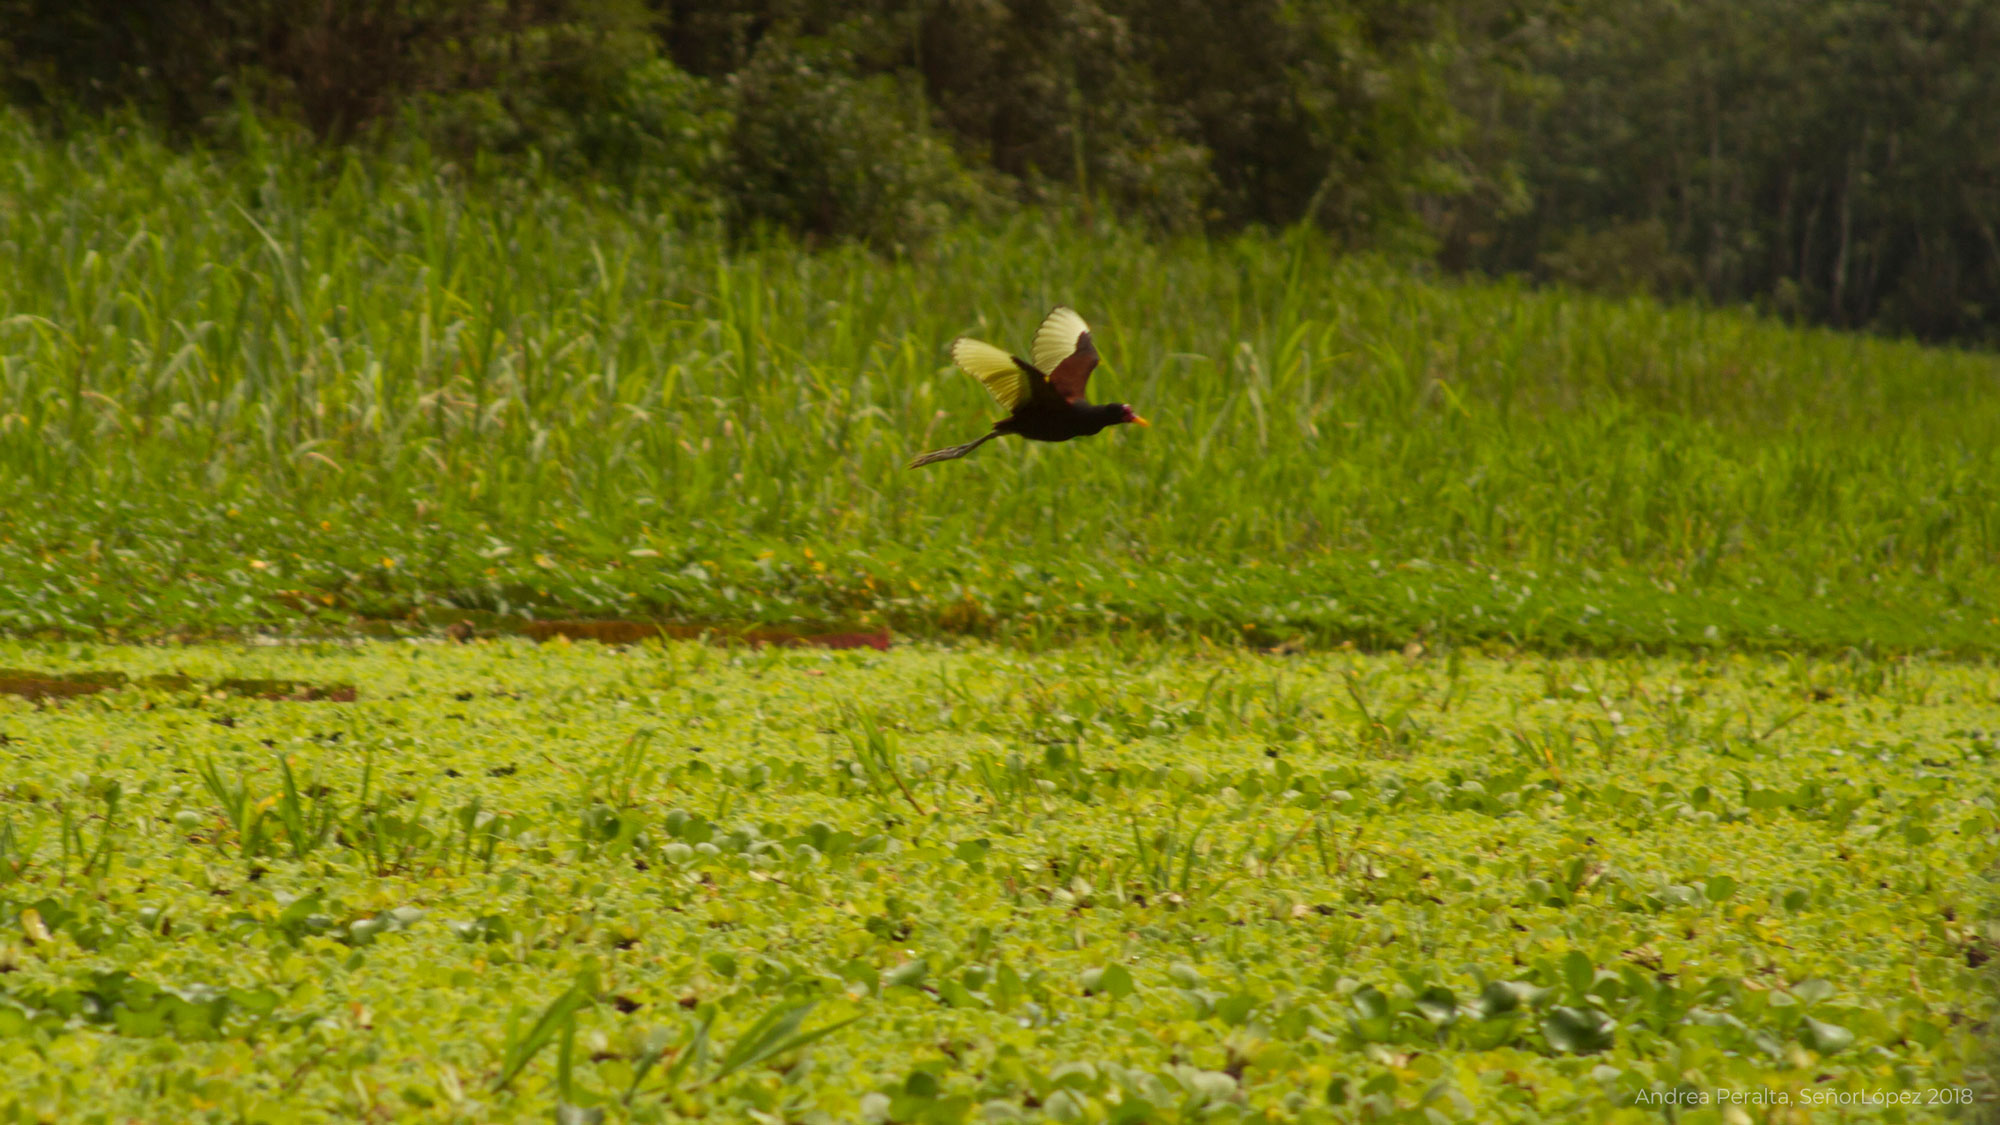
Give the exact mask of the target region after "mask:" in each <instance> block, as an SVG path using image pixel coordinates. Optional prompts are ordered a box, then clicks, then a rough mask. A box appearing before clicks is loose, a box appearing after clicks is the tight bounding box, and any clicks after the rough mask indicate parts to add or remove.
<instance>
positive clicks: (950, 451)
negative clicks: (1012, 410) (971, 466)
mask: <svg viewBox="0 0 2000 1125" xmlns="http://www.w3.org/2000/svg"><path fill="white" fill-rule="evenodd" d="M999 436H1000V433H999V431H997V430H996V431H994V432H992V433H987V434H982V435H980V436H979V437H978V438H975V439H974V440H972V441H968V442H966V443H965V444H964V445H948V446H946V447H944V448H943V449H933V450H931V451H930V452H929V453H921V454H918V455H917V456H915V457H913V458H911V459H910V468H912V469H915V468H918V467H920V466H923V465H928V464H930V463H931V462H933V461H950V460H954V459H956V458H959V457H963V456H965V455H966V454H968V453H970V452H972V451H973V450H975V449H978V448H979V447H980V446H982V445H985V444H986V443H987V442H989V441H992V440H993V439H994V438H997V437H999Z"/></svg>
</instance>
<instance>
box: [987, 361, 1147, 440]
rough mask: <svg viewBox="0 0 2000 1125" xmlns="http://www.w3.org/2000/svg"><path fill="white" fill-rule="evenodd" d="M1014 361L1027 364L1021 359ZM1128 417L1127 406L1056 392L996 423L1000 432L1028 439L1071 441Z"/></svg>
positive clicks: (1025, 404)
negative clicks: (1069, 398)
mask: <svg viewBox="0 0 2000 1125" xmlns="http://www.w3.org/2000/svg"><path fill="white" fill-rule="evenodd" d="M1014 362H1016V363H1019V364H1021V366H1023V367H1028V366H1029V364H1028V363H1027V362H1026V361H1024V360H1020V359H1016V360H1015V361H1014ZM1124 420H1125V407H1124V406H1122V405H1120V404H1117V403H1102V404H1096V405H1093V404H1091V403H1088V402H1069V401H1066V400H1064V399H1061V398H1057V397H1055V396H1054V395H1048V396H1041V395H1037V396H1036V397H1034V398H1032V399H1030V400H1028V401H1027V402H1025V403H1022V404H1021V406H1020V407H1019V408H1018V409H1016V410H1015V411H1014V413H1012V414H1010V415H1008V416H1007V417H1005V418H1002V419H1001V420H999V421H998V422H995V423H993V429H994V431H995V432H997V433H1003V434H1019V435H1021V436H1022V437H1024V438H1027V439H1028V440H1029V441H1068V440H1069V439H1071V438H1080V437H1090V436H1091V435H1092V434H1095V433H1097V432H1098V431H1099V430H1102V429H1104V428H1105V427H1106V426H1115V425H1117V424H1118V423H1120V422H1123V421H1124Z"/></svg>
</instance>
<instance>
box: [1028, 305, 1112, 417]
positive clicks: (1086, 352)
mask: <svg viewBox="0 0 2000 1125" xmlns="http://www.w3.org/2000/svg"><path fill="white" fill-rule="evenodd" d="M1034 356H1035V366H1036V367H1039V368H1041V369H1042V370H1043V371H1046V372H1048V373H1049V383H1050V384H1051V385H1052V386H1053V387H1054V388H1055V392H1056V394H1058V395H1061V396H1062V397H1063V398H1064V399H1065V400H1067V401H1069V402H1082V401H1083V385H1084V384H1085V383H1087V382H1089V381H1090V372H1091V371H1092V369H1094V368H1095V367H1096V366H1097V345H1095V344H1092V343H1091V342H1090V325H1088V324H1085V323H1084V322H1083V318H1082V317H1080V316H1078V315H1076V310H1075V309H1073V308H1070V307H1069V306H1068V305H1057V306H1056V307H1055V311H1053V312H1051V313H1049V315H1048V319H1046V320H1044V321H1042V326H1041V328H1040V329H1038V330H1037V331H1036V332H1035V347H1034Z"/></svg>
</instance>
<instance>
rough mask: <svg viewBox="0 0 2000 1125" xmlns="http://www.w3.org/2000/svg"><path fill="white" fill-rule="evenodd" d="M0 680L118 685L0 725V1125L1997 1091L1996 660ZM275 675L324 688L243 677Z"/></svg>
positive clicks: (233, 652)
mask: <svg viewBox="0 0 2000 1125" xmlns="http://www.w3.org/2000/svg"><path fill="white" fill-rule="evenodd" d="M0 665H5V666H13V667H19V668H25V669H30V670H36V671H40V672H42V673H44V674H58V673H59V674H69V675H77V674H86V675H90V674H94V677H95V680H96V682H100V683H102V682H109V681H114V680H117V679H119V678H120V677H123V678H124V679H125V680H126V681H127V684H128V686H126V687H124V688H121V689H115V690H110V691H106V692H104V693H102V694H97V695H90V696H83V697H77V698H71V699H68V700H64V701H60V702H45V703H41V704H37V703H31V702H29V701H26V700H23V699H18V698H14V697H11V696H7V695H0V758H4V760H6V762H7V768H6V781H5V784H4V786H0V932H4V934H5V935H6V937H5V940H4V943H0V968H4V971H0V1113H4V1114H5V1115H6V1118H7V1119H8V1120H23V1121H87V1120H95V1119H102V1120H125V1119H127V1118H131V1119H140V1120H176V1121H197V1120H207V1121H218V1122H221V1121H228V1122H261V1121H273V1122H275V1121H286V1122H290V1121H336V1120H337V1121H353V1120H363V1119H372V1118H385V1119H386V1118H394V1119H396V1120H408V1121H516V1120H520V1121H528V1120H538V1121H546V1120H548V1119H549V1118H550V1116H551V1113H552V1112H553V1110H554V1109H555V1106H556V1103H557V1102H558V1101H561V1102H565V1103H568V1104H569V1105H571V1106H574V1107H578V1110H579V1111H581V1112H584V1113H587V1112H589V1111H592V1110H599V1111H602V1112H603V1113H604V1114H605V1117H604V1119H605V1120H608V1121H623V1120H634V1121H658V1120H676V1119H680V1118H682V1117H687V1116H695V1115H704V1114H705V1115H706V1116H707V1119H708V1120H730V1121H735V1120H749V1119H751V1118H750V1113H751V1111H752V1110H755V1111H757V1112H760V1113H764V1114H767V1115H769V1116H766V1117H762V1118H758V1119H759V1120H780V1119H782V1120H785V1121H806V1122H814V1121H819V1122H849V1121H857V1120H872V1121H882V1120H893V1121H900V1122H918V1121H922V1122H957V1121H963V1120H987V1121H1004V1120H1015V1119H1026V1120H1058V1121H1074V1120H1117V1121H1138V1120H1147V1121H1175V1120H1197V1119H1198V1120H1209V1121H1234V1120H1243V1119H1255V1120H1281V1121H1343V1122H1345V1121H1358V1120H1368V1121H1409V1122H1435V1121H1438V1120H1445V1121H1481V1122H1489V1121H1522V1122H1528V1121H1551V1120H1557V1121H1586V1120H1587V1121H1625V1122H1635V1123H1636V1122H1647V1121H1658V1120H1661V1119H1662V1111H1661V1110H1659V1109H1657V1108H1648V1107H1645V1106H1640V1105H1638V1104H1637V1099H1638V1098H1639V1097H1640V1095H1642V1094H1644V1095H1647V1096H1649V1097H1656V1096H1658V1095H1661V1094H1665V1093H1668V1092H1673V1091H1676V1090H1680V1091H1700V1092H1703V1093H1706V1094H1708V1095H1709V1096H1711V1097H1712V1096H1714V1092H1715V1091H1717V1090H1723V1091H1734V1092H1736V1093H1737V1094H1739V1095H1742V1096H1745V1097H1754V1096H1759V1095H1760V1094H1761V1095H1762V1096H1764V1097H1765V1098H1767V1099H1771V1100H1775V1099H1777V1098H1780V1097H1783V1098H1785V1099H1788V1100H1789V1105H1790V1108H1792V1109H1796V1110H1799V1111H1800V1113H1799V1115H1798V1116H1782V1115H1781V1116H1780V1117H1774V1118H1771V1119H1773V1120H1776V1119H1783V1120H1791V1121H1807V1120H1812V1121H1820V1120H1825V1121H1832V1120H1841V1121H1857V1120H1865V1121H1913V1120H1937V1119H1941V1118H1948V1117H1954V1116H1963V1115H1964V1111H1963V1107H1958V1108H1953V1105H1955V1103H1956V1101H1957V1099H1958V1098H1959V1097H1961V1096H1962V1095H1961V1094H1960V1093H1959V1091H1961V1090H1965V1091H1972V1092H1974V1093H1976V1094H1977V1095H1978V1096H1980V1097H1982V1098H1985V1097H1991V1096H1993V1089H1992V1087H1991V1084H1990V1082H1989V1079H1988V1075H1987V1072H1986V1069H1985V1062H1986V1060H1987V1056H1986V1055H1985V1054H1984V1053H1983V1052H1984V1050H1985V1041H1984V1040H1983V1038H1982V1035H1983V1028H1984V1027H1985V1026H1986V1021H1987V1020H1988V1019H1989V1018H1990V1017H1991V1016H1992V1014H1993V1006H1994V1005H1993V996H1994V992H1993V989H1992V980H1991V978H1990V975H1989V973H1990V970H1988V969H1984V968H1975V967H1974V966H1976V965H1979V964H1981V963H1982V962H1984V961H1986V960H1987V959H1988V958H1989V957H1991V956H1992V954H1993V951H1994V945H1995V941H1996V939H2000V932H1996V929H1995V926H1996V923H1994V922H1993V921H1992V917H1993V916H1992V913H1991V909H1990V907H1991V901H1992V899H1991V887H1990V885H1988V883H1987V882H1986V879H1987V878H1988V877H1989V873H1990V871H1991V870H1992V867H1993V864H1994V863H1995V861H1996V860H2000V816H1996V799H2000V793H1996V790H1995V786H1994V773H1993V769H1992V759H1993V756H1994V754H1995V752H1996V735H1995V728H1996V727H2000V676H1996V674H1995V671H1994V669H1993V668H1992V667H1991V666H1990V665H1979V666H1973V665H1966V664H1940V663H1932V662H1925V661H1921V660H1902V661H1894V662H1889V661H1874V660H1870V659H1867V658H1864V657H1860V656H1850V657H1848V658H1845V659H1842V660H1829V661H1815V660H1810V659H1805V658H1791V659H1779V658H1757V659H1748V658H1742V657H1733V658H1725V659H1721V660H1714V661H1705V660H1688V659H1678V658H1675V659H1662V658H1642V659H1626V660H1618V661H1603V660H1561V659H1540V658H1537V659H1523V660H1517V661H1511V662H1509V661H1499V660H1490V659H1484V658H1478V657H1471V658H1467V657H1465V656H1464V654H1463V653H1459V654H1457V655H1454V656H1451V657H1448V658H1437V659H1433V658H1431V657H1428V656H1426V657H1415V658H1405V657H1394V656H1391V657H1366V658H1363V657H1353V656H1347V657H1341V656H1322V657H1311V656H1307V657H1293V658H1276V657H1270V656H1263V655H1258V654H1251V653H1246V652H1245V651H1244V650H1242V649H1240V648H1234V649H1212V648H1211V649H1203V648H1200V647H1199V646H1195V647H1186V646H1161V645H1152V644H1136V645H1135V644H1131V643H1121V644H1117V645H1112V644H1104V643H1096V642H1085V643H1083V644H1080V645H1077V646H1072V647H1069V648H1067V649H1063V650H1060V651H1057V652H1053V653H1049V654H1044V655H1040V656H1033V657H1029V656H1025V655H1023V654H1022V653H1021V652H1020V651H1019V650H1018V649H1015V648H1011V647H995V646H988V645H984V644H966V645H961V646H959V647H950V648H945V647H936V646H929V645H913V646H904V647H899V648H897V649H895V650H893V651H892V652H890V653H887V654H877V653H840V654H827V653H812V652H801V651H790V652H786V651H771V650H766V651H760V652H749V651H745V650H740V649H738V650H720V649H716V648H712V647H708V646H704V645H700V644H692V643H681V642H677V643H673V644H670V645H666V646H658V645H653V646H645V647H639V648H632V649H625V650H618V649H609V648H601V647H597V646H587V645H577V646H571V645H569V644H566V643H554V644H549V645H545V646H541V647H535V646H532V645H529V644H527V643H525V642H520V641H507V642H499V643H493V642H481V643H477V644H474V645H470V646H465V647H458V646H438V645H430V644H409V643H373V644H367V645H362V646H355V647H349V646H340V645H324V646H318V647H303V648H291V649H274V648H250V647H223V646H188V647H174V648H167V647H134V646H97V647H84V646H80V645H74V644H62V645H46V644H23V643H18V642H8V643H4V644H0ZM154 677H177V678H154ZM274 679H285V680H292V681H298V682H302V683H307V684H317V685H322V686H326V685H333V684H348V685H352V686H353V687H354V689H355V691H356V692H357V695H358V698H357V699H356V701H355V702H351V703H330V702H320V703H310V702H267V701H263V700H260V699H256V698H250V697H246V696H245V695H244V694H241V693H242V692H245V691H252V692H253V693H254V691H255V690H258V689H254V688H249V687H245V686H244V683H245V681H269V680H274ZM227 681H235V682H236V686H234V687H233V688H230V689H229V690H228V691H223V690H214V689H216V688H217V687H218V685H222V684H224V683H225V682H227ZM232 692H234V693H235V694H232ZM857 699H865V700H866V701H867V702H866V704H865V705H859V706H857V705H856V704H855V703H854V702H853V701H854V700H857ZM822 1032H823V1034H821V1033H822ZM1932 1091H1939V1092H1941V1093H1939V1094H1935V1095H1934V1094H1932V1093H1931V1092H1932ZM1836 1096H1837V1097H1841V1098H1847V1099H1854V1098H1863V1097H1867V1098H1876V1099H1880V1098H1882V1097H1884V1096H1887V1097H1892V1098H1900V1097H1904V1096H1909V1097H1914V1098H1917V1099H1919V1104H1918V1105H1917V1106H1914V1107H1911V1108H1907V1109H1906V1108H1901V1107H1885V1106H1884V1105H1883V1104H1882V1103H1881V1102H1880V1101H1879V1100H1878V1101H1876V1102H1874V1103H1872V1104H1870V1103H1863V1104H1861V1105H1859V1106H1856V1105H1853V1104H1851V1103H1850V1104H1849V1105H1848V1106H1847V1108H1845V1109H1844V1110H1843V1109H1839V1108H1829V1107H1832V1106H1834V1103H1833V1102H1832V1101H1831V1100H1830V1099H1832V1098H1834V1097H1836ZM1937 1097H1942V1098H1944V1099H1947V1100H1948V1101H1949V1102H1950V1103H1952V1104H1951V1105H1941V1104H1935V1102H1934V1101H1933V1100H1932V1099H1934V1098H1937ZM1815 1098H1816V1099H1820V1100H1818V1101H1810V1100H1808V1099H1815ZM1107 1114H1108V1115H1110V1116H1108V1117H1107V1116H1106V1115H1107ZM92 1115H95V1117H93V1116H92ZM1755 1116H1757V1117H1759V1118H1762V1117H1763V1116H1764V1115H1763V1113H1762V1112H1761V1111H1758V1112H1756V1114H1755ZM561 1119H562V1120H581V1119H583V1118H581V1117H566V1118H561ZM1678 1120H1680V1121H1683V1122H1718V1121H1723V1120H1735V1118H1725V1116H1724V1115H1723V1113H1722V1110H1721V1108H1720V1107H1716V1106H1714V1105H1710V1106H1709V1107H1708V1108H1706V1109H1704V1110H1698V1111H1696V1112H1691V1113H1686V1114H1684V1115H1682V1116H1680V1117H1679V1118H1678Z"/></svg>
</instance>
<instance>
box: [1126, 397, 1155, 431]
mask: <svg viewBox="0 0 2000 1125" xmlns="http://www.w3.org/2000/svg"><path fill="white" fill-rule="evenodd" d="M1118 420H1119V421H1120V422H1131V423H1133V424H1135V425H1140V426H1150V425H1152V423H1151V422H1148V421H1146V420H1145V419H1144V418H1141V417H1139V415H1138V413H1137V412H1136V411H1134V410H1133V409H1132V408H1131V407H1129V406H1127V405H1125V404H1124V403H1122V402H1121V403H1119V404H1118Z"/></svg>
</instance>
